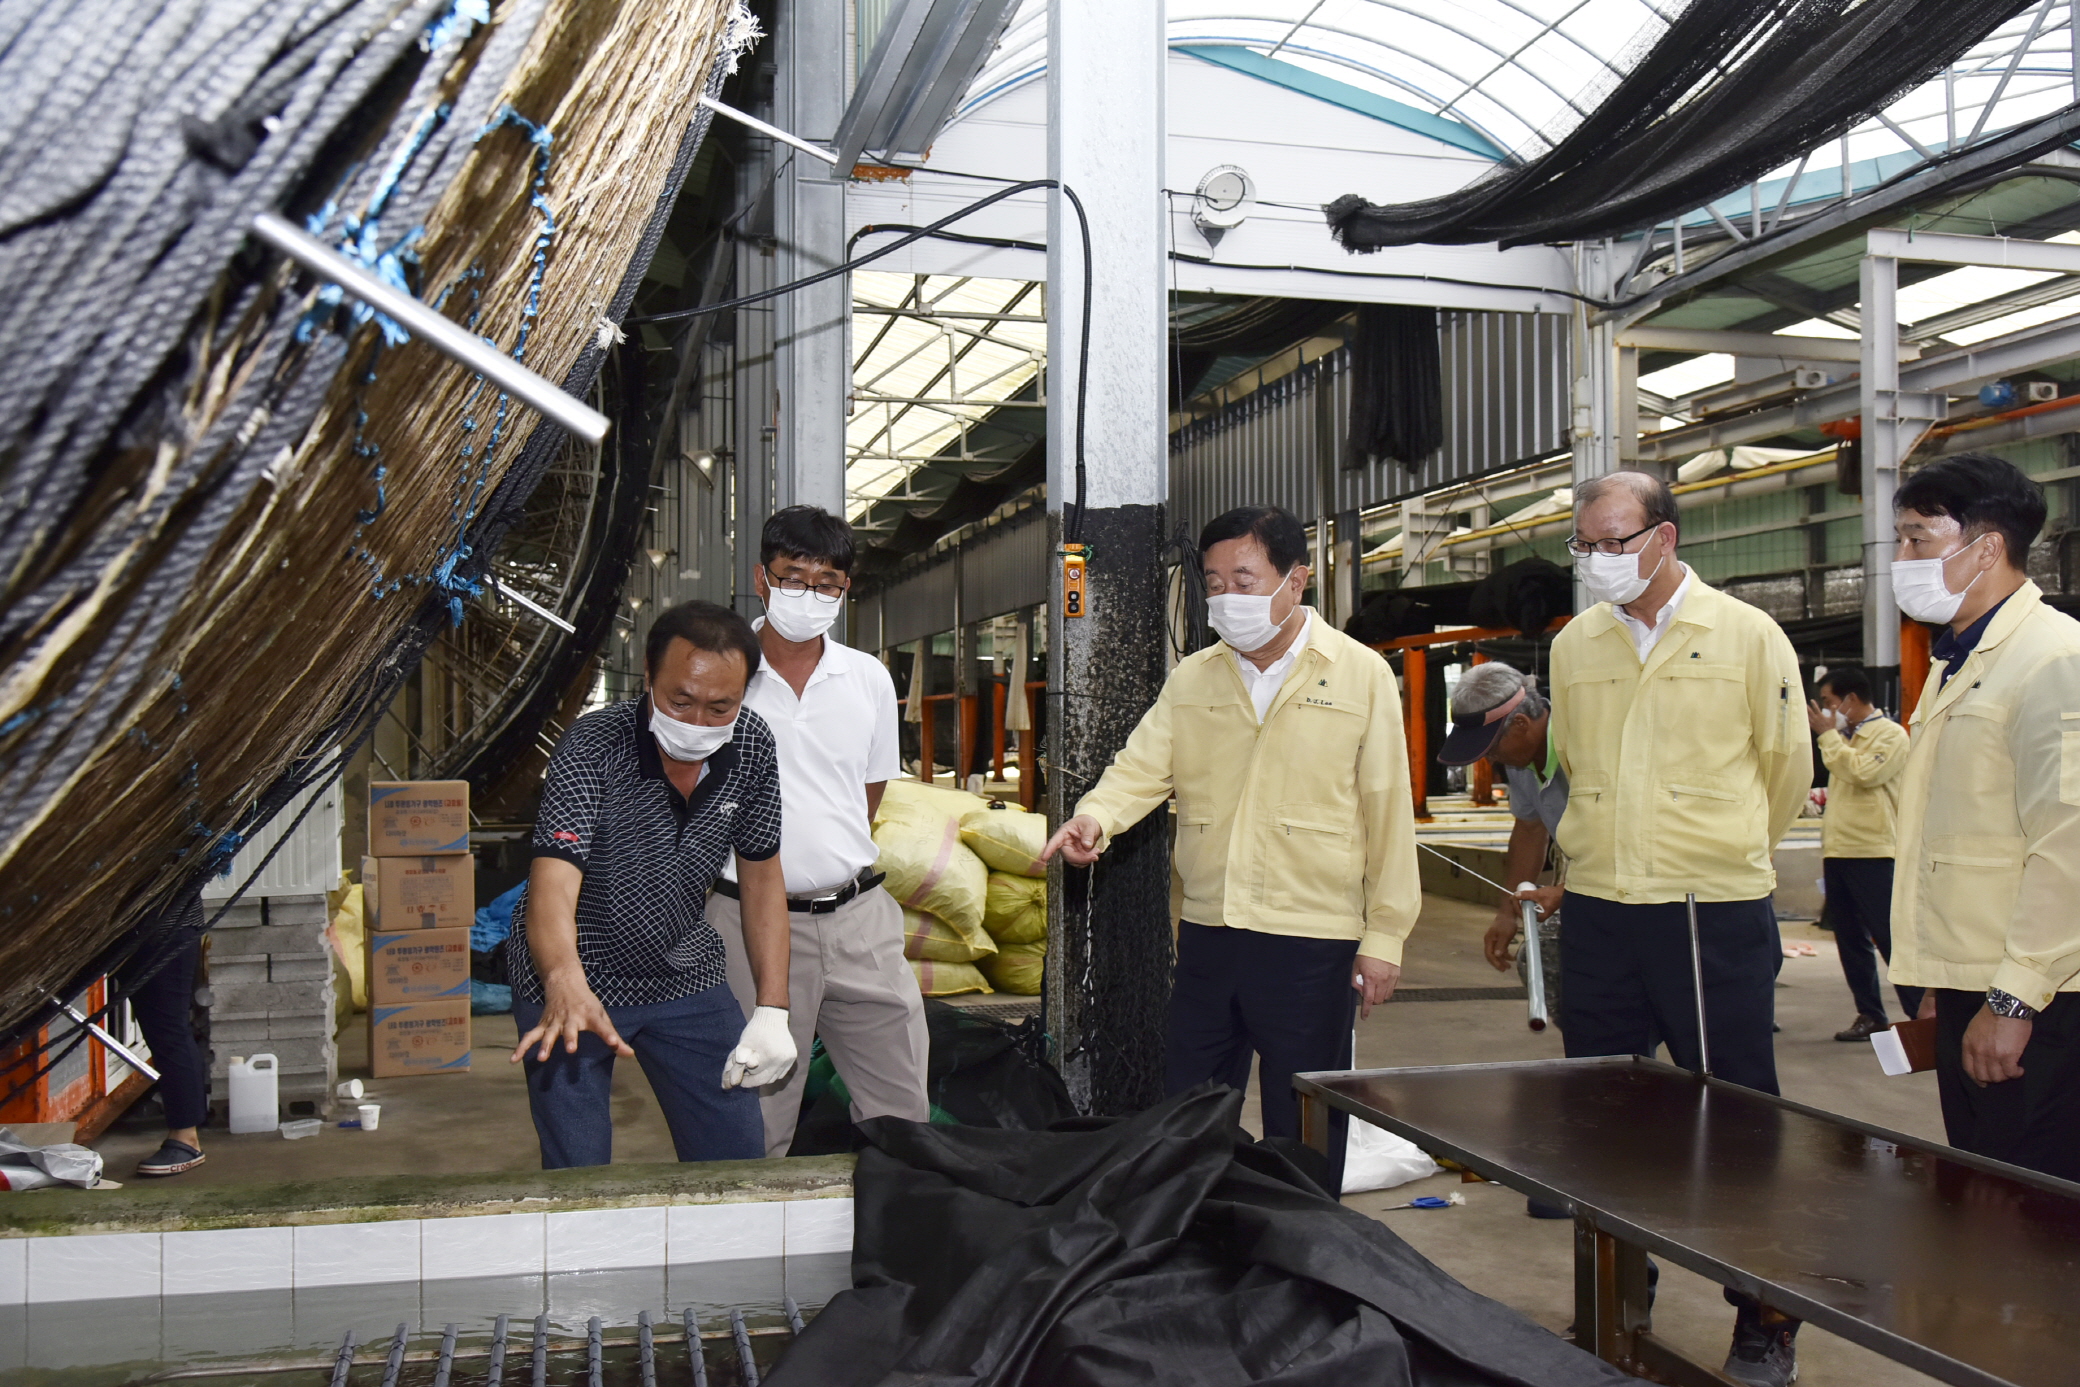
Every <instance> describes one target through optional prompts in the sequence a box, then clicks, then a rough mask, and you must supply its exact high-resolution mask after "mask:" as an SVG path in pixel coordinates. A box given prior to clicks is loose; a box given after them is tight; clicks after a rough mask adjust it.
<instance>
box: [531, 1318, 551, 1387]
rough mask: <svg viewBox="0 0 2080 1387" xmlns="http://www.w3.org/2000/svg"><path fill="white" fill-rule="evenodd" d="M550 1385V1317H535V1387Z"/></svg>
mask: <svg viewBox="0 0 2080 1387" xmlns="http://www.w3.org/2000/svg"><path fill="white" fill-rule="evenodd" d="M548 1384H549V1317H548V1316H547V1315H536V1316H535V1317H534V1387H548Z"/></svg>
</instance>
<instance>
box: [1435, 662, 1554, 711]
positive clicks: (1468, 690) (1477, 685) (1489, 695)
mask: <svg viewBox="0 0 2080 1387" xmlns="http://www.w3.org/2000/svg"><path fill="white" fill-rule="evenodd" d="M1520 691H1521V692H1522V693H1523V695H1524V701H1523V702H1522V703H1520V704H1518V705H1517V712H1518V713H1522V714H1523V715H1524V716H1525V717H1527V718H1537V717H1542V716H1543V715H1544V714H1545V711H1546V700H1545V699H1544V698H1542V697H1540V695H1539V692H1538V676H1537V675H1535V674H1526V673H1524V672H1523V671H1522V670H1520V669H1516V668H1513V667H1511V666H1509V665H1506V664H1503V663H1502V662H1501V661H1500V660H1490V661H1488V663H1486V664H1484V665H1475V666H1474V667H1473V668H1472V669H1470V670H1468V671H1466V673H1465V674H1463V675H1461V676H1459V683H1458V686H1457V687H1455V688H1454V689H1453V690H1452V721H1453V722H1472V721H1474V720H1475V719H1476V718H1479V717H1480V716H1481V715H1482V714H1483V713H1486V712H1487V711H1488V710H1489V709H1491V708H1500V707H1501V706H1502V705H1503V704H1505V703H1507V702H1509V701H1510V700H1511V699H1513V698H1515V697H1516V696H1517V694H1518V693H1519V692H1520ZM1512 716H1514V714H1513V715H1512Z"/></svg>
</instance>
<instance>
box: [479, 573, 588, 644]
mask: <svg viewBox="0 0 2080 1387" xmlns="http://www.w3.org/2000/svg"><path fill="white" fill-rule="evenodd" d="M484 581H485V582H487V583H489V584H490V585H491V590H492V591H493V592H495V593H497V594H498V595H499V596H501V597H505V598H509V599H511V601H512V602H513V604H514V605H515V606H517V607H524V608H525V609H526V610H528V611H530V612H533V613H534V614H535V615H536V616H538V617H540V618H541V619H542V620H544V621H546V622H548V623H549V624H550V625H551V626H561V627H562V628H563V629H564V630H566V631H568V632H570V633H571V634H572V635H574V636H575V635H577V634H578V628H577V627H575V626H573V625H571V624H570V623H569V622H568V621H565V620H564V619H563V618H562V617H560V616H558V615H556V613H554V612H552V611H550V610H549V609H548V608H547V607H544V606H543V605H542V604H541V603H539V602H537V601H535V600H534V599H533V598H532V597H529V596H528V595H527V594H525V593H523V592H521V591H520V590H519V589H518V588H511V587H507V586H506V585H505V584H504V583H501V582H500V581H498V579H496V578H493V577H491V576H490V575H488V574H487V575H485V579H484Z"/></svg>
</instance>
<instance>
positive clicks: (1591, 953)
mask: <svg viewBox="0 0 2080 1387" xmlns="http://www.w3.org/2000/svg"><path fill="white" fill-rule="evenodd" d="M1697 936H1698V942H1699V946H1700V947H1699V954H1700V956H1701V957H1702V958H1703V960H1704V1009H1705V1038H1706V1040H1707V1041H1708V1042H1709V1045H1710V1049H1711V1059H1712V1073H1713V1074H1714V1075H1715V1076H1717V1077H1718V1078H1721V1079H1725V1080H1726V1081H1727V1082H1729V1083H1736V1084H1740V1085H1742V1086H1743V1087H1746V1088H1753V1089H1760V1090H1761V1091H1762V1092H1764V1093H1775V1092H1777V1055H1776V1045H1775V1042H1774V1040H1773V1039H1772V1037H1771V1027H1772V1026H1773V1025H1774V1024H1775V1021H1776V1010H1777V1002H1776V985H1777V972H1778V970H1779V969H1781V968H1782V967H1783V966H1784V946H1783V942H1782V940H1781V938H1780V937H1779V935H1778V934H1777V914H1776V911H1775V910H1774V909H1773V908H1772V907H1771V905H1770V902H1769V898H1768V897H1767V896H1765V897H1763V898H1762V899H1761V900H1759V901H1699V902H1698V903H1697ZM1560 1033H1561V1036H1562V1037H1563V1039H1564V1040H1565V1041H1566V1044H1567V1054H1568V1057H1569V1058H1571V1059H1572V1058H1577V1057H1582V1056H1588V1055H1651V1054H1652V1053H1653V1052H1654V1045H1655V1042H1656V1041H1657V1040H1658V1041H1661V1042H1665V1043H1666V1044H1667V1046H1668V1057H1669V1059H1670V1060H1671V1061H1673V1062H1674V1063H1676V1064H1679V1065H1681V1066H1682V1067H1683V1068H1685V1069H1695V1068H1696V1067H1697V993H1696V991H1695V989H1694V988H1693V986H1692V984H1691V975H1690V924H1689V918H1688V915H1687V913H1686V911H1685V909H1684V905H1683V902H1681V901H1670V902H1668V903H1666V904H1656V905H1623V904H1620V903H1619V902H1617V901H1607V900H1603V899H1601V898H1600V897H1597V896H1583V895H1578V894H1576V893H1575V892H1573V891H1569V892H1568V893H1567V894H1566V896H1565V898H1564V899H1563V900H1562V901H1561V904H1560Z"/></svg>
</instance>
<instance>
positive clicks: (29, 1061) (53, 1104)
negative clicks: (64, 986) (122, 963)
mask: <svg viewBox="0 0 2080 1387" xmlns="http://www.w3.org/2000/svg"><path fill="white" fill-rule="evenodd" d="M107 994H108V985H107V984H106V983H105V982H100V981H97V982H95V983H94V984H93V985H92V986H91V987H89V988H88V989H87V991H86V995H85V998H84V1000H83V1001H81V1002H79V1003H76V1005H79V1006H80V1007H81V1009H82V1010H85V1011H87V1012H89V1013H92V1012H95V1011H98V1010H100V1008H101V1006H102V1005H103V1004H104V1003H105V1002H106V1001H107ZM67 1029H69V1028H60V1033H61V1035H62V1034H64V1033H65V1031H66V1030H67ZM51 1030H52V1028H51V1027H49V1026H46V1027H44V1028H43V1029H42V1030H40V1031H38V1032H37V1033H36V1037H35V1040H34V1042H33V1043H32V1042H24V1043H22V1044H19V1045H16V1046H13V1047H11V1048H9V1049H8V1050H6V1051H5V1052H0V1093H5V1092H6V1091H7V1090H9V1089H11V1088H13V1087H14V1086H15V1085H16V1084H19V1083H21V1082H22V1079H23V1078H24V1077H26V1076H27V1075H28V1074H30V1073H32V1072H33V1071H34V1070H35V1069H36V1067H37V1065H38V1064H39V1063H41V1059H40V1057H39V1056H38V1054H37V1052H38V1051H39V1050H41V1048H42V1047H43V1046H44V1045H45V1044H47V1043H48V1042H49V1041H50V1038H51ZM61 1043H64V1042H62V1041H61ZM86 1056H87V1065H86V1071H87V1072H86V1073H85V1074H83V1075H81V1076H80V1077H79V1078H77V1079H74V1080H73V1081H72V1082H71V1083H69V1084H66V1085H64V1086H63V1087H62V1088H53V1087H52V1085H51V1076H50V1075H48V1074H44V1075H40V1076H38V1077H37V1078H35V1079H33V1080H30V1081H29V1082H28V1083H27V1084H25V1085H23V1087H22V1090H21V1092H19V1093H16V1094H15V1095H14V1096H13V1097H11V1098H9V1099H7V1101H6V1102H4V1103H0V1122H76V1123H78V1124H79V1127H78V1130H77V1131H76V1132H75V1133H74V1134H73V1140H74V1141H78V1142H89V1141H92V1140H93V1139H94V1138H96V1137H98V1136H100V1135H101V1133H102V1132H104V1131H106V1130H107V1128H108V1126H109V1124H110V1123H112V1122H114V1121H115V1120H116V1119H117V1118H118V1117H120V1116H122V1114H123V1112H124V1110H125V1109H127V1108H128V1107H129V1106H130V1105H131V1104H132V1103H135V1102H136V1101H137V1100H138V1099H139V1098H142V1097H143V1096H144V1093H145V1090H146V1089H148V1088H150V1087H151V1081H150V1080H149V1079H147V1078H145V1076H144V1075H142V1074H139V1073H137V1072H136V1071H135V1070H130V1069H128V1068H127V1066H125V1073H124V1076H123V1078H122V1079H121V1081H119V1082H118V1083H117V1084H116V1085H115V1086H114V1087H112V1088H111V1087H110V1086H109V1083H108V1072H109V1069H110V1068H111V1067H112V1064H115V1063H120V1061H114V1060H113V1057H112V1056H111V1055H110V1054H109V1051H108V1049H107V1047H105V1046H103V1045H102V1043H101V1042H100V1041H98V1040H95V1039H93V1038H91V1037H89V1038H88V1040H87V1042H86Z"/></svg>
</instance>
